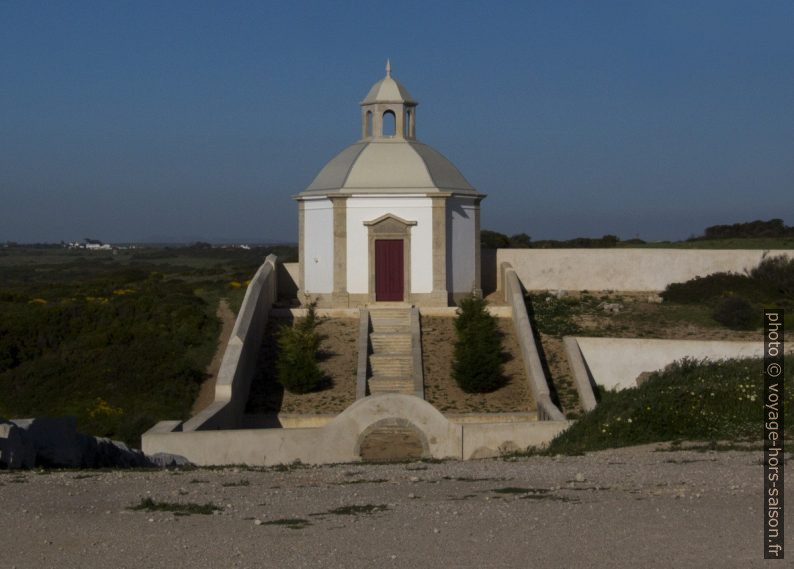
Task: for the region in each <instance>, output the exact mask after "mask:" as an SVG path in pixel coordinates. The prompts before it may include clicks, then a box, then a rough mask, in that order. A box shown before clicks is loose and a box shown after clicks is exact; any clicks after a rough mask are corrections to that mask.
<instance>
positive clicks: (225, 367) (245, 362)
mask: <svg viewBox="0 0 794 569" xmlns="http://www.w3.org/2000/svg"><path fill="white" fill-rule="evenodd" d="M276 292H277V286H276V256H275V255H268V257H267V259H265V262H264V263H263V264H262V266H261V267H259V270H257V272H256V274H255V275H254V278H253V279H251V283H250V284H249V285H248V289H247V290H246V291H245V298H244V299H243V303H242V305H241V306H240V312H239V313H238V314H237V320H236V321H235V323H234V328H233V329H232V335H231V337H230V338H229V342H228V344H227V345H226V351H225V352H224V354H223V360H222V361H221V367H220V370H219V371H218V378H217V380H216V382H215V400H214V401H213V402H212V403H211V404H210V405H209V406H208V407H207V408H206V409H204V410H203V411H201V412H200V413H198V414H197V415H196V416H195V417H193V418H192V419H190V420H189V421H186V422H185V423H184V425H183V426H182V430H183V431H197V430H206V429H233V428H236V427H239V426H240V425H241V423H242V417H243V413H244V411H245V404H246V401H247V400H248V391H249V389H250V387H251V379H252V378H253V376H254V373H255V372H256V364H257V359H258V357H259V349H260V346H261V344H262V337H263V335H264V333H265V325H266V324H267V319H268V313H269V311H270V307H271V306H272V305H273V302H274V301H275V300H276ZM146 434H147V433H144V437H146Z"/></svg>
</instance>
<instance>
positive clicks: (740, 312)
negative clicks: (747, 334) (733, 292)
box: [712, 296, 761, 330]
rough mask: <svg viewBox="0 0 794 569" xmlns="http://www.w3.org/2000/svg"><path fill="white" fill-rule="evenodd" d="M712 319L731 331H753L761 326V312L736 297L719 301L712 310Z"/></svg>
mask: <svg viewBox="0 0 794 569" xmlns="http://www.w3.org/2000/svg"><path fill="white" fill-rule="evenodd" d="M712 318H714V320H716V321H717V322H719V323H720V324H722V325H723V326H727V327H728V328H732V329H733V330H753V329H754V328H756V327H757V326H759V325H760V324H761V312H760V310H759V309H756V308H753V305H752V304H750V303H749V302H747V301H746V300H745V299H743V298H741V297H738V296H728V297H725V298H723V299H721V300H720V301H719V302H718V303H717V306H716V307H715V308H714V313H713V314H712Z"/></svg>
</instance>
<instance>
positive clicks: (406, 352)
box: [368, 307, 421, 396]
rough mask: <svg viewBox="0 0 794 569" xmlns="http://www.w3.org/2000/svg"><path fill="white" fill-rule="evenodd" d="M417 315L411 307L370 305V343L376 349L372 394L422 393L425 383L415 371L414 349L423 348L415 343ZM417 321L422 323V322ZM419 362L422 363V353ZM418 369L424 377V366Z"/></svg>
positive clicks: (372, 361) (372, 356)
mask: <svg viewBox="0 0 794 569" xmlns="http://www.w3.org/2000/svg"><path fill="white" fill-rule="evenodd" d="M414 318H418V314H417V312H416V309H412V308H410V307H407V308H370V310H369V319H370V325H371V331H370V333H369V345H370V347H371V350H372V351H371V353H370V354H369V369H370V372H371V375H370V377H369V381H368V386H369V394H370V395H377V394H379V393H407V394H413V395H417V394H421V382H417V374H416V373H415V372H416V370H414V367H415V366H414V361H415V357H414V356H415V354H414V349H420V350H421V347H419V346H414V337H413V336H414V335H413V330H412V329H413V322H412V320H413V319H414ZM416 324H417V325H418V322H416ZM417 343H418V342H417ZM418 361H419V362H421V354H420V357H419V360H418ZM418 372H419V374H420V375H419V377H421V369H420V370H418ZM417 385H418V386H419V388H418V389H417ZM417 391H418V392H419V393H417ZM420 396H421V395H420Z"/></svg>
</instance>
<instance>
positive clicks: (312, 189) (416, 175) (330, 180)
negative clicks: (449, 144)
mask: <svg viewBox="0 0 794 569" xmlns="http://www.w3.org/2000/svg"><path fill="white" fill-rule="evenodd" d="M444 191H453V192H455V193H467V194H473V195H477V191H476V190H475V189H474V188H473V187H472V186H471V184H469V183H468V182H467V181H466V178H464V177H463V175H462V174H461V173H460V171H459V170H458V169H457V168H456V167H455V166H454V165H453V164H452V162H450V161H449V160H447V159H446V158H445V157H444V156H443V155H442V154H441V153H439V152H438V151H436V150H434V149H433V148H431V147H429V146H427V145H426V144H422V143H421V142H416V141H415V140H405V139H376V140H365V141H361V142H357V143H356V144H353V145H351V146H348V147H347V148H345V149H344V150H343V151H342V152H340V153H339V154H337V155H336V157H334V158H333V159H332V160H331V161H330V162H328V164H326V165H325V166H324V167H323V169H322V170H320V173H319V174H317V176H316V177H315V178H314V181H313V182H312V183H311V184H309V187H308V188H306V190H304V191H303V192H302V193H301V195H305V194H309V195H311V194H327V193H342V194H351V193H356V194H358V193H389V194H392V193H416V192H444Z"/></svg>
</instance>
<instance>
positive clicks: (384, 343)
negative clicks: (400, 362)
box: [369, 332, 412, 354]
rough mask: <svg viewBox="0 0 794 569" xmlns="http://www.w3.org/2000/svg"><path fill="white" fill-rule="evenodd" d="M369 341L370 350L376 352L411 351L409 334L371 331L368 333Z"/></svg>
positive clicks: (394, 352)
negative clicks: (371, 332)
mask: <svg viewBox="0 0 794 569" xmlns="http://www.w3.org/2000/svg"><path fill="white" fill-rule="evenodd" d="M369 338H370V343H371V344H372V350H373V351H374V352H376V353H389V354H396V353H404V352H407V353H410V352H411V348H412V345H411V335H410V334H400V333H394V332H393V333H383V332H379V333H373V334H370V337H369Z"/></svg>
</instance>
